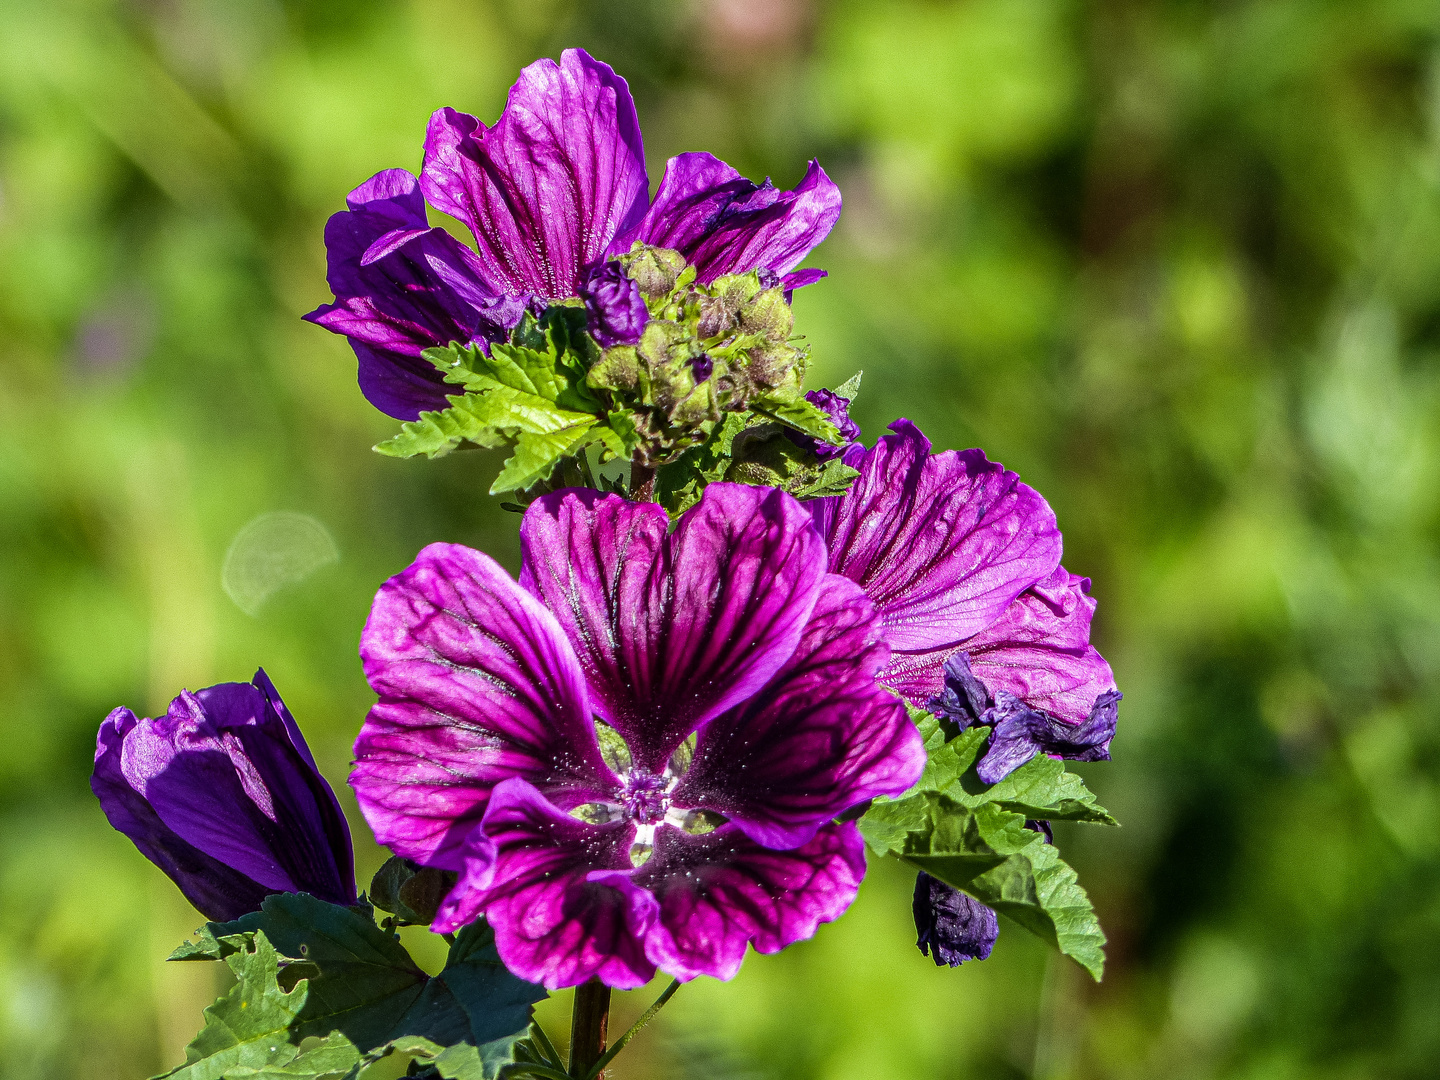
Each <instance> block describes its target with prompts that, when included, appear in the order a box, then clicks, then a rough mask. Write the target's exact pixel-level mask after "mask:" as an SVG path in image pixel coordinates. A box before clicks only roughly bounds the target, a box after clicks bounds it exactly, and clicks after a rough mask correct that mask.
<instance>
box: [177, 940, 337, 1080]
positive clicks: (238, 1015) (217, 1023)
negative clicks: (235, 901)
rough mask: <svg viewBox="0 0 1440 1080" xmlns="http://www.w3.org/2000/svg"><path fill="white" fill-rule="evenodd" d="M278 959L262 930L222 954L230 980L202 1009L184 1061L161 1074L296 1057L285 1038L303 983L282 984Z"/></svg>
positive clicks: (193, 1079) (182, 1075)
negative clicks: (201, 1025)
mask: <svg viewBox="0 0 1440 1080" xmlns="http://www.w3.org/2000/svg"><path fill="white" fill-rule="evenodd" d="M279 961H280V957H279V954H278V953H277V952H276V951H275V948H274V946H272V945H271V943H270V942H269V941H268V940H267V939H266V937H265V934H264V933H263V932H256V933H255V934H254V935H253V936H252V940H249V941H246V942H244V943H243V947H242V948H240V949H237V950H236V951H234V952H232V953H231V954H230V955H229V956H227V957H226V958H225V963H226V964H227V965H228V966H229V967H230V970H231V971H233V972H234V973H235V979H236V982H235V985H234V987H232V988H231V990H230V992H229V993H228V994H226V995H225V996H224V997H222V998H220V999H219V1000H218V1001H216V1002H215V1004H214V1005H211V1006H210V1007H209V1008H207V1009H206V1010H205V1027H204V1028H202V1029H201V1031H200V1034H198V1035H196V1036H195V1038H194V1040H193V1041H192V1042H191V1043H190V1045H189V1046H188V1047H187V1048H186V1050H185V1064H184V1065H181V1066H179V1067H178V1068H176V1069H173V1070H171V1071H170V1072H168V1073H165V1074H164V1075H165V1076H166V1077H173V1078H176V1080H223V1078H224V1077H226V1076H230V1075H234V1073H235V1071H236V1070H239V1069H252V1070H263V1069H272V1068H278V1067H281V1066H285V1065H288V1064H290V1063H292V1062H293V1061H294V1060H295V1059H296V1057H297V1056H298V1055H299V1049H298V1047H296V1046H294V1045H293V1044H292V1043H291V1042H290V1027H291V1025H292V1024H294V1022H295V1019H296V1017H297V1016H298V1015H299V1014H300V1012H301V1010H302V1009H303V1008H304V1006H305V1002H306V999H307V997H308V996H309V986H308V984H307V983H306V982H305V981H304V980H303V979H302V980H301V981H300V982H298V983H297V984H296V985H295V987H294V988H293V989H292V990H290V991H288V992H287V991H285V990H283V989H282V988H281V986H280V983H279V979H278V974H279ZM351 1049H352V1050H353V1049H354V1048H353V1047H352V1048H351ZM357 1057H358V1055H357ZM354 1062H355V1059H352V1061H351V1064H352V1065H353V1064H354ZM347 1068H348V1066H347Z"/></svg>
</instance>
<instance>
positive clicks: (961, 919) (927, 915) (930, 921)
mask: <svg viewBox="0 0 1440 1080" xmlns="http://www.w3.org/2000/svg"><path fill="white" fill-rule="evenodd" d="M913 907H914V910H915V933H916V935H917V937H916V940H915V944H916V945H917V946H918V947H919V949H920V952H921V953H922V954H924V955H926V956H929V957H931V958H932V959H933V960H934V961H935V966H936V967H945V966H948V967H958V966H959V965H960V964H963V963H964V962H965V961H966V960H984V959H987V958H988V957H989V956H990V950H991V949H993V948H994V947H995V939H996V938H997V937H999V936H1000V922H999V920H998V919H997V918H996V916H995V912H994V910H993V909H992V908H989V907H986V906H985V905H984V904H982V903H981V902H980V901H979V900H976V899H975V898H974V897H973V896H966V895H965V894H964V893H963V892H961V891H960V890H959V889H952V888H951V887H950V886H949V885H946V884H945V883H944V882H943V881H938V880H936V879H935V878H933V877H931V876H930V875H929V874H927V873H925V871H923V870H922V871H920V874H919V876H917V877H916V878H915V899H914V901H913Z"/></svg>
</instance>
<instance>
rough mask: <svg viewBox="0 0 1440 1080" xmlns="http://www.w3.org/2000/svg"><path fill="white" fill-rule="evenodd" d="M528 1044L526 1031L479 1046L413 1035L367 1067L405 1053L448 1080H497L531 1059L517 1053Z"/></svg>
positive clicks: (387, 1048)
mask: <svg viewBox="0 0 1440 1080" xmlns="http://www.w3.org/2000/svg"><path fill="white" fill-rule="evenodd" d="M524 1042H525V1033H524V1032H521V1033H519V1034H517V1035H514V1036H507V1037H505V1038H501V1039H495V1040H493V1041H491V1042H488V1043H482V1044H480V1045H479V1046H476V1045H474V1044H471V1043H456V1044H455V1045H453V1046H441V1045H439V1044H437V1043H435V1042H432V1041H431V1040H429V1039H423V1038H419V1037H417V1036H413V1035H411V1036H405V1037H402V1038H399V1039H395V1040H393V1041H392V1042H390V1043H387V1044H386V1045H385V1046H383V1047H380V1048H378V1049H377V1050H375V1051H373V1052H372V1053H370V1054H368V1055H367V1056H366V1058H365V1064H367V1065H369V1064H373V1063H374V1062H376V1061H379V1060H380V1059H381V1058H384V1057H389V1056H390V1055H391V1054H405V1055H407V1056H409V1057H411V1058H414V1059H415V1060H416V1061H421V1062H425V1063H426V1064H429V1065H433V1066H434V1067H435V1071H436V1072H438V1073H439V1074H440V1075H441V1076H442V1077H444V1078H445V1080H494V1078H495V1077H496V1076H498V1075H499V1074H500V1070H501V1069H503V1068H505V1067H506V1066H507V1065H515V1064H517V1063H519V1062H523V1061H527V1060H529V1059H528V1056H527V1055H523V1054H521V1053H517V1051H518V1050H519V1049H520V1047H521V1045H522V1044H523V1043H524ZM512 1074H513V1075H516V1076H523V1075H525V1074H524V1072H523V1071H519V1070H512Z"/></svg>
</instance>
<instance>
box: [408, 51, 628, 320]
mask: <svg viewBox="0 0 1440 1080" xmlns="http://www.w3.org/2000/svg"><path fill="white" fill-rule="evenodd" d="M420 182H421V186H422V187H423V189H424V192H425V197H426V199H428V200H429V202H430V204H431V205H432V206H434V207H436V208H437V209H439V210H443V211H445V212H446V213H447V214H450V215H452V216H454V217H457V218H459V219H460V220H461V221H463V222H464V223H465V224H466V225H468V226H469V227H470V230H471V232H473V233H474V234H475V241H476V245H477V247H478V250H479V263H480V267H481V271H480V279H481V281H482V282H483V283H484V284H485V285H487V286H488V287H489V288H490V289H491V290H492V291H494V292H496V293H509V294H518V293H534V294H536V295H538V296H541V297H544V298H545V299H547V300H555V299H560V298H562V297H567V296H574V295H575V293H576V289H577V287H578V285H579V283H580V273H581V271H582V270H584V269H585V268H586V267H587V266H589V265H590V264H591V263H593V262H596V261H598V260H600V259H602V258H604V256H605V254H606V252H607V250H608V249H609V247H610V243H611V241H612V240H614V238H615V236H616V235H617V234H618V233H620V232H623V231H625V230H626V229H628V228H630V227H631V226H632V225H633V224H634V222H635V221H636V220H637V219H639V217H640V216H641V215H642V214H643V213H644V212H645V204H646V199H647V196H648V193H649V181H648V179H647V178H646V175H645V150H644V145H643V143H642V141H641V138H640V122H639V120H638V118H637V117H636V115H635V104H634V102H633V101H632V100H631V98H630V90H629V87H627V86H626V85H625V80H624V79H622V78H620V77H619V76H618V75H616V74H615V72H614V71H612V70H611V69H610V67H609V66H608V65H607V64H602V63H600V62H599V61H598V60H594V59H592V58H591V57H590V56H589V55H588V54H587V53H586V52H585V51H584V50H582V49H567V50H566V51H565V52H564V53H563V54H562V55H561V57H560V63H558V64H557V63H555V61H553V60H548V59H547V60H537V61H536V62H535V63H533V64H531V65H530V66H529V67H527V68H525V70H524V71H522V72H521V73H520V79H519V81H518V82H516V83H515V85H514V86H513V87H512V88H511V90H510V97H509V100H508V102H507V103H506V105H505V111H504V113H503V114H502V115H501V117H500V120H499V121H498V122H497V123H496V124H495V126H494V127H493V128H488V129H487V128H486V127H485V125H484V124H482V123H481V122H480V121H479V120H477V119H475V117H473V116H467V115H466V114H464V113H460V112H456V111H455V110H454V109H448V108H447V109H441V110H439V111H438V112H436V113H435V115H434V116H433V117H431V119H430V129H429V133H428V134H427V136H426V139H425V165H424V169H423V170H422V173H421V181H420Z"/></svg>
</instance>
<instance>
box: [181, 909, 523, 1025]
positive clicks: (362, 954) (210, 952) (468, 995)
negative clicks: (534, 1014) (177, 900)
mask: <svg viewBox="0 0 1440 1080" xmlns="http://www.w3.org/2000/svg"><path fill="white" fill-rule="evenodd" d="M261 934H264V935H266V936H268V937H269V939H270V940H271V941H272V942H273V943H274V945H275V947H276V948H278V949H279V951H280V953H281V954H282V955H283V956H285V957H287V958H288V959H289V960H290V961H291V963H292V964H293V965H294V966H295V967H296V968H297V969H300V970H303V971H304V972H305V973H307V974H309V975H310V978H309V983H308V986H309V995H308V998H307V999H306V1000H305V1002H304V1008H303V1009H301V1010H300V1011H299V1015H298V1016H297V1017H296V1018H295V1020H294V1022H293V1024H292V1025H291V1037H292V1038H293V1039H294V1040H295V1041H297V1042H298V1041H299V1040H300V1039H303V1038H305V1037H306V1036H309V1035H325V1034H328V1033H329V1032H330V1031H331V1030H339V1031H340V1032H342V1033H343V1034H344V1035H346V1036H347V1037H348V1038H349V1039H351V1040H352V1041H353V1042H354V1043H355V1044H356V1046H358V1047H359V1048H360V1049H361V1050H365V1051H368V1050H371V1049H373V1048H374V1047H377V1046H382V1045H384V1044H385V1043H387V1042H390V1041H391V1040H393V1039H396V1038H399V1037H401V1036H405V1035H418V1036H423V1037H425V1038H429V1039H433V1040H434V1041H435V1042H437V1043H438V1044H440V1045H442V1046H445V1045H450V1044H452V1043H457V1042H463V1041H470V1042H474V1043H477V1044H479V1043H485V1042H490V1041H493V1040H495V1039H497V1038H507V1037H509V1036H510V1035H511V1034H512V1033H514V1032H517V1031H518V1032H520V1033H521V1034H522V1035H523V1033H524V1031H525V1030H526V1029H528V1027H529V1023H530V1019H529V1018H530V1006H531V1004H533V1003H534V1002H536V1001H539V1000H540V999H541V998H543V997H544V996H545V990H544V989H543V988H542V987H539V986H536V985H535V984H533V983H528V982H525V981H524V980H523V979H517V978H516V977H515V976H513V975H511V974H510V973H509V972H508V971H507V970H506V969H505V967H504V965H502V964H501V963H500V958H499V956H498V955H497V954H496V953H495V951H494V935H493V934H492V933H491V931H490V929H489V927H488V926H486V925H485V924H484V923H483V922H479V923H475V924H472V925H471V926H468V927H466V928H465V929H464V930H462V931H461V933H460V934H459V935H458V936H457V937H456V941H455V945H454V946H453V947H452V948H451V951H450V956H449V959H448V960H447V962H446V966H445V968H444V970H443V971H441V973H440V974H439V975H438V976H436V977H435V978H433V979H432V978H430V977H429V976H427V975H426V974H425V973H424V972H423V971H421V970H420V969H419V968H418V967H417V966H416V965H415V963H414V961H413V960H411V959H410V954H409V953H407V952H406V951H405V949H404V947H403V946H402V945H401V944H400V942H399V939H398V938H396V936H395V935H394V934H391V933H389V932H387V931H385V930H382V929H381V928H380V927H378V926H376V925H375V923H374V921H373V919H372V918H370V916H369V915H368V914H367V911H366V910H365V909H364V908H361V907H340V906H338V905H336V904H327V903H325V902H324V901H323V900H318V899H316V898H315V897H313V896H310V895H309V894H306V893H277V894H276V895H273V896H270V897H267V898H266V900H265V904H264V907H263V909H262V910H261V911H258V912H253V913H251V914H249V915H246V916H244V917H243V918H240V919H237V920H235V921H234V922H232V923H222V924H216V923H211V924H208V925H207V926H206V927H205V929H204V930H203V931H202V932H201V934H200V936H199V938H198V940H197V941H196V942H195V943H194V944H193V945H192V946H191V947H190V948H186V947H184V946H182V948H181V949H177V950H176V952H175V954H174V955H173V956H172V959H186V960H190V959H201V958H218V957H225V958H226V959H227V962H229V957H230V956H232V955H235V954H236V953H237V950H241V949H244V948H247V947H249V942H250V939H251V938H254V937H257V936H259V935H261ZM517 1037H518V1036H517Z"/></svg>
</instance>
